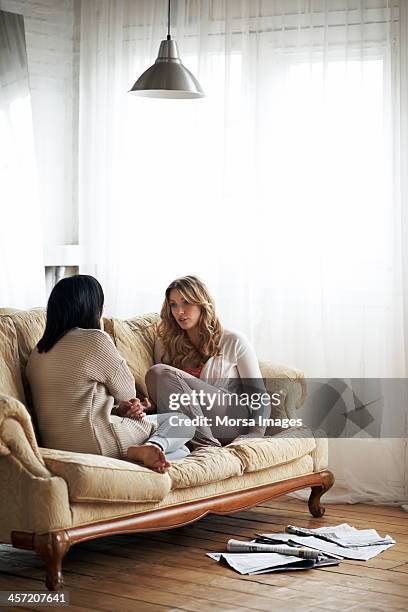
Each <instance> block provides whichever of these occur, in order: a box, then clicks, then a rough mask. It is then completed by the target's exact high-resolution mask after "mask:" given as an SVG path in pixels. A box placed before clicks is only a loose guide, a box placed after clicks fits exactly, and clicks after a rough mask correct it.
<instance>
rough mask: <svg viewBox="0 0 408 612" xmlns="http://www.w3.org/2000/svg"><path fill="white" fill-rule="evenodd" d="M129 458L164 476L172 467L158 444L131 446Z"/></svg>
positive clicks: (128, 451) (128, 453)
mask: <svg viewBox="0 0 408 612" xmlns="http://www.w3.org/2000/svg"><path fill="white" fill-rule="evenodd" d="M127 458H128V459H131V460H132V461H137V463H142V464H143V465H145V466H146V467H148V468H150V469H151V470H155V471H156V472H160V473H161V474H163V473H164V472H167V470H168V469H169V467H170V465H171V464H170V461H167V459H166V456H165V454H164V452H163V451H162V450H161V449H160V448H159V447H158V446H157V445H156V444H149V443H148V442H147V443H146V444H141V445H140V446H129V448H128V450H127Z"/></svg>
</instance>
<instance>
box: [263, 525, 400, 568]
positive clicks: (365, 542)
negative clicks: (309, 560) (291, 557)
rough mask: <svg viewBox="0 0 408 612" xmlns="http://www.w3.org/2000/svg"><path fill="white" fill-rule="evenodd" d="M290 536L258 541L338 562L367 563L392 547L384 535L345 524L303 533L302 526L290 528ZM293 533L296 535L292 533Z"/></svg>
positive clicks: (266, 536)
mask: <svg viewBox="0 0 408 612" xmlns="http://www.w3.org/2000/svg"><path fill="white" fill-rule="evenodd" d="M290 531H291V533H263V534H259V538H260V540H259V541H260V542H264V543H268V542H270V543H282V542H284V543H287V544H289V545H290V544H295V545H296V544H297V545H301V546H305V547H307V548H314V549H316V550H318V551H320V552H322V553H324V554H326V555H329V556H332V557H334V558H337V559H354V560H358V561H368V560H369V559H372V558H373V557H376V556H377V555H379V554H380V553H381V552H383V551H384V550H387V549H388V548H390V547H391V546H393V545H394V544H395V540H394V539H393V538H391V536H389V535H387V536H386V537H385V538H381V537H380V535H379V534H378V533H377V532H376V531H375V530H374V529H362V530H358V529H356V528H355V527H351V526H350V525H348V524H347V523H343V524H341V525H337V526H336V527H320V528H318V529H308V530H306V531H307V532H308V534H309V535H298V534H300V533H305V530H304V529H303V528H302V527H294V526H290ZM293 532H295V533H293Z"/></svg>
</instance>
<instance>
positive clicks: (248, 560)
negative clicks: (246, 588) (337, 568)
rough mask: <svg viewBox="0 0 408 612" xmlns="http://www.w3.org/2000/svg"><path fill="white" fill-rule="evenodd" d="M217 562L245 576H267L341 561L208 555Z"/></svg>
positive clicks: (258, 555)
mask: <svg viewBox="0 0 408 612" xmlns="http://www.w3.org/2000/svg"><path fill="white" fill-rule="evenodd" d="M207 556H208V557H211V559H214V560H215V561H225V562H226V563H227V564H228V565H229V566H230V567H232V569H234V570H235V571H237V572H239V573H240V574H243V575H247V576H249V575H251V576H252V575H254V574H266V573H269V572H281V571H293V570H306V569H312V568H314V567H320V566H321V565H328V564H338V563H339V561H333V560H327V559H324V558H321V559H320V560H318V561H316V560H313V559H302V558H300V557H295V556H290V555H281V554H279V553H266V552H263V553H207Z"/></svg>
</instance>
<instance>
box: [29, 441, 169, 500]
mask: <svg viewBox="0 0 408 612" xmlns="http://www.w3.org/2000/svg"><path fill="white" fill-rule="evenodd" d="M40 451H41V455H42V457H43V459H44V462H45V465H46V466H47V468H48V469H49V470H50V472H52V473H53V474H55V475H57V476H61V478H63V479H64V480H65V481H66V482H67V484H68V491H69V499H70V501H71V502H90V501H98V502H109V503H118V502H157V501H161V500H162V499H164V497H166V495H167V494H168V493H169V491H170V489H171V480H170V477H169V475H168V474H159V473H158V472H154V471H153V470H149V469H148V468H146V467H143V466H142V465H138V464H136V463H130V462H128V461H122V460H121V459H112V458H110V457H103V456H101V455H88V454H85V453H71V452H68V451H60V450H52V449H48V448H41V449H40Z"/></svg>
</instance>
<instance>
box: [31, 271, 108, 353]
mask: <svg viewBox="0 0 408 612" xmlns="http://www.w3.org/2000/svg"><path fill="white" fill-rule="evenodd" d="M103 302H104V295H103V290H102V287H101V285H100V284H99V282H98V281H97V280H96V278H94V277H93V276H88V275H86V274H78V275H76V276H68V277H67V278H63V279H62V280H60V281H59V282H58V283H57V284H56V285H55V287H54V289H53V290H52V291H51V294H50V297H49V298H48V304H47V323H46V326H45V331H44V335H43V337H42V338H41V340H40V341H39V343H38V344H37V348H38V352H39V353H46V352H47V351H49V350H50V349H52V347H53V346H54V344H56V343H57V342H58V340H60V339H61V338H62V337H63V336H65V334H66V333H67V332H69V330H70V329H73V328H74V327H82V328H83V329H100V328H101V321H100V319H101V316H102V310H103Z"/></svg>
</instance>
